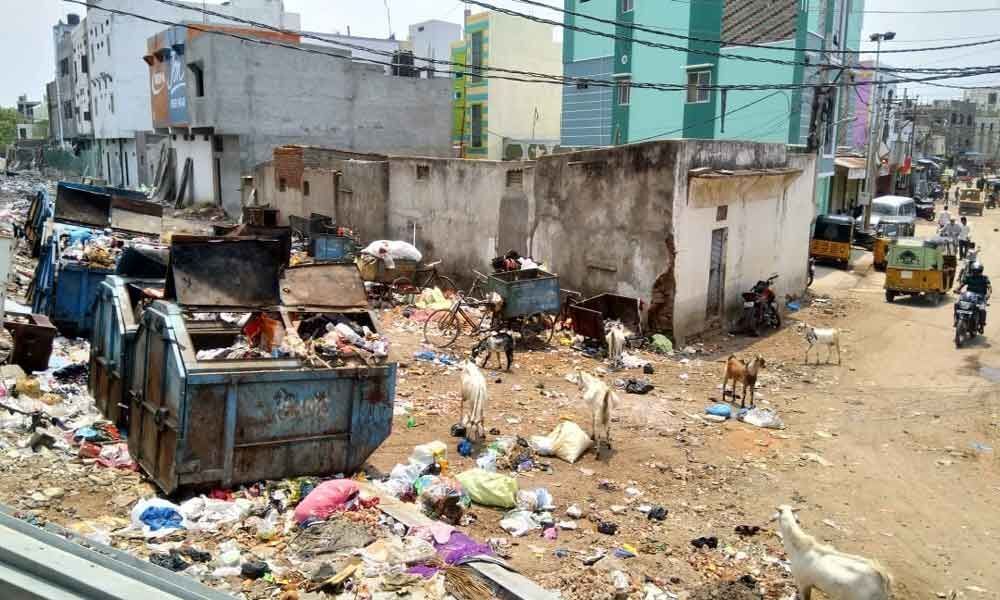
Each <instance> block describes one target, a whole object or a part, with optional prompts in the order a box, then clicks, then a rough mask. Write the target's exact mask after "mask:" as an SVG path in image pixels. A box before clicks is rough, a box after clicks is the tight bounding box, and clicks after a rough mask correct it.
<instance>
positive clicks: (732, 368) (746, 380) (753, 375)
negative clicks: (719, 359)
mask: <svg viewBox="0 0 1000 600" xmlns="http://www.w3.org/2000/svg"><path fill="white" fill-rule="evenodd" d="M765 366H767V364H766V363H765V362H764V357H762V356H761V355H760V354H758V355H757V356H755V357H754V359H753V361H751V362H749V363H748V362H747V361H745V360H739V359H737V358H736V355H730V356H729V360H727V361H726V375H725V378H723V380H722V399H723V400H725V399H726V384H727V383H729V380H732V381H733V401H734V402H735V401H736V382H737V381H739V382H740V383H742V384H743V393H742V394H740V408H745V407H746V400H747V388H750V407H751V408H752V407H754V406H756V400H757V395H756V392H755V390H756V388H757V375H758V374H759V373H760V370H761V369H763V368H764V367H765Z"/></svg>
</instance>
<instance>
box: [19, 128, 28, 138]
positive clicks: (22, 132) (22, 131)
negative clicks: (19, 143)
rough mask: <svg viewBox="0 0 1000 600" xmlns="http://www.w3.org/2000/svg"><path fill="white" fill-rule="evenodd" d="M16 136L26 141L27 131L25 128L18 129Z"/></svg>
mask: <svg viewBox="0 0 1000 600" xmlns="http://www.w3.org/2000/svg"><path fill="white" fill-rule="evenodd" d="M17 135H18V137H20V138H21V139H22V140H26V139H28V130H27V128H25V127H19V128H18V129H17Z"/></svg>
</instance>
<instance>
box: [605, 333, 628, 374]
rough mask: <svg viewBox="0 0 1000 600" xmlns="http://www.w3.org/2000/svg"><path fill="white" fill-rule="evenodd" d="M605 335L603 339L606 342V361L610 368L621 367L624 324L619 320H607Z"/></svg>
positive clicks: (623, 347)
mask: <svg viewBox="0 0 1000 600" xmlns="http://www.w3.org/2000/svg"><path fill="white" fill-rule="evenodd" d="M605 330H606V331H607V335H606V336H605V337H604V341H605V342H607V344H608V362H609V363H611V368H612V369H617V368H619V367H621V364H622V354H623V353H624V352H625V337H626V334H625V326H624V325H622V324H621V322H620V321H609V322H608V323H607V325H605Z"/></svg>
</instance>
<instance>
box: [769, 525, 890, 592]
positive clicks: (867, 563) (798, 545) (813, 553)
mask: <svg viewBox="0 0 1000 600" xmlns="http://www.w3.org/2000/svg"><path fill="white" fill-rule="evenodd" d="M774 519H776V520H777V521H778V530H779V531H780V532H781V540H782V543H783V544H784V546H785V553H786V554H787V555H788V561H789V563H790V564H791V571H792V577H793V578H794V579H795V585H796V587H798V590H799V598H800V600H810V597H811V596H812V590H813V588H816V589H818V590H820V591H821V592H823V593H824V594H826V597H827V598H830V600H888V598H889V596H890V594H891V589H892V577H891V576H890V575H889V573H887V572H886V570H885V569H884V568H883V567H882V566H881V565H879V564H878V563H877V562H875V561H872V560H869V559H867V558H863V557H861V556H854V555H853V554H846V553H844V552H840V551H838V550H836V549H834V548H833V547H831V546H827V545H825V544H820V543H819V542H817V541H816V539H815V538H813V537H812V536H810V535H808V534H807V533H805V532H804V531H802V528H801V527H799V524H798V522H797V521H796V519H795V514H794V513H793V512H792V508H791V507H790V506H779V507H778V514H776V515H774Z"/></svg>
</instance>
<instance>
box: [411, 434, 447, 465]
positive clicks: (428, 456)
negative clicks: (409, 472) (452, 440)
mask: <svg viewBox="0 0 1000 600" xmlns="http://www.w3.org/2000/svg"><path fill="white" fill-rule="evenodd" d="M438 456H440V457H442V458H447V457H448V446H446V445H445V444H444V442H441V441H439V440H434V441H433V442H430V443H427V444H421V445H419V446H417V447H415V448H414V449H413V454H411V455H410V463H411V464H417V465H420V466H421V467H422V468H423V469H426V468H427V467H429V466H431V465H432V464H434V462H435V461H436V459H437V457H438Z"/></svg>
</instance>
